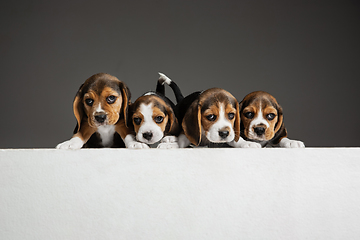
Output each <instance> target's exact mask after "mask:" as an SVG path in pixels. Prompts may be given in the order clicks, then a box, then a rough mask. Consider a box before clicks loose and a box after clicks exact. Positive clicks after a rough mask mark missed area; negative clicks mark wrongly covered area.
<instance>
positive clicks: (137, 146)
mask: <svg viewBox="0 0 360 240" xmlns="http://www.w3.org/2000/svg"><path fill="white" fill-rule="evenodd" d="M126 147H127V148H131V149H146V148H150V147H149V146H148V145H147V144H146V143H142V142H137V141H133V142H129V143H128V144H127V145H126Z"/></svg>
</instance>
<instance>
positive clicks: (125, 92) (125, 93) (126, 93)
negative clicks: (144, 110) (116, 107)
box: [119, 82, 131, 126]
mask: <svg viewBox="0 0 360 240" xmlns="http://www.w3.org/2000/svg"><path fill="white" fill-rule="evenodd" d="M119 87H120V90H121V95H122V100H123V101H122V114H123V115H124V120H125V124H126V126H127V124H128V117H129V111H128V108H129V105H130V98H131V93H130V90H129V88H128V87H127V86H126V84H125V83H123V82H120V83H119Z"/></svg>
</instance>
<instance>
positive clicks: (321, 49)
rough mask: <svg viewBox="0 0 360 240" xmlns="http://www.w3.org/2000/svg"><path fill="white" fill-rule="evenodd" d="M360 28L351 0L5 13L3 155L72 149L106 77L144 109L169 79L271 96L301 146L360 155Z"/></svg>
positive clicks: (28, 8)
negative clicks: (92, 82)
mask: <svg viewBox="0 0 360 240" xmlns="http://www.w3.org/2000/svg"><path fill="white" fill-rule="evenodd" d="M359 23H360V5H359V2H358V1H349V0H345V1H299V2H296V3H295V2H292V1H290V2H289V1H279V0H276V1H265V0H260V1H242V0H237V1H227V0H225V1H213V0H211V1H209V0H207V1H188V0H185V1H175V0H170V1H165V0H164V1H60V2H52V1H25V0H22V1H12V2H6V3H2V7H1V9H0V26H1V31H0V56H1V58H0V61H1V62H0V70H1V78H2V79H1V82H0V84H1V85H0V91H1V94H0V97H1V103H2V104H1V105H2V110H1V118H0V123H1V124H0V126H1V127H0V129H1V138H0V148H33V147H34V148H43V147H55V146H56V144H58V143H59V142H62V141H64V140H67V139H69V138H70V137H71V136H72V130H73V128H74V127H75V123H76V120H75V117H74V116H73V112H72V100H73V98H74V96H75V93H76V91H77V89H78V88H79V86H80V85H81V84H82V82H83V81H85V80H86V79H87V78H88V77H90V76H91V75H93V74H94V73H98V72H107V73H110V74H112V75H115V76H117V77H118V78H119V79H120V80H123V81H124V82H126V83H127V85H128V86H129V88H130V90H131V92H132V99H133V100H135V99H136V98H137V97H139V96H140V95H141V94H142V93H144V92H145V91H148V90H153V89H155V84H156V80H157V78H158V74H157V72H159V71H160V72H163V73H165V74H167V75H168V76H169V77H170V78H172V79H173V80H174V81H176V82H177V83H178V85H179V86H180V87H181V88H182V90H183V93H184V95H187V94H189V93H191V92H193V91H197V90H204V89H207V88H210V87H221V88H224V89H226V90H228V91H230V92H231V93H232V94H233V95H234V96H235V97H237V98H238V99H239V100H241V99H242V98H243V97H244V96H245V95H246V94H248V93H250V92H252V91H255V90H264V91H267V92H269V93H271V94H273V95H274V96H275V97H276V98H277V100H278V101H279V103H280V104H281V105H282V107H283V109H284V114H285V115H284V116H285V119H284V120H285V125H286V126H287V129H288V132H289V137H290V138H292V139H299V140H303V141H304V142H305V144H306V145H307V146H312V147H319V146H339V147H340V146H360V138H359V137H358V135H359V133H360V124H359V120H360V111H359V103H360V100H359V81H360V71H359V66H360V57H359V56H360V44H359V42H360V24H359ZM167 92H168V93H169V96H170V97H171V98H172V99H174V98H173V96H172V92H171V91H170V89H169V90H167Z"/></svg>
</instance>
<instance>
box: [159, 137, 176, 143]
mask: <svg viewBox="0 0 360 240" xmlns="http://www.w3.org/2000/svg"><path fill="white" fill-rule="evenodd" d="M177 142H178V138H177V137H175V136H165V137H163V139H161V143H177Z"/></svg>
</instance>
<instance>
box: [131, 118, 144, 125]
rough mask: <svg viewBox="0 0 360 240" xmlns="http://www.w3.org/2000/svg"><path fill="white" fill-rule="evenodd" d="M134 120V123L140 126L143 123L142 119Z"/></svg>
mask: <svg viewBox="0 0 360 240" xmlns="http://www.w3.org/2000/svg"><path fill="white" fill-rule="evenodd" d="M133 120H134V123H135V124H136V125H140V123H141V121H142V119H141V118H134V119H133Z"/></svg>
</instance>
